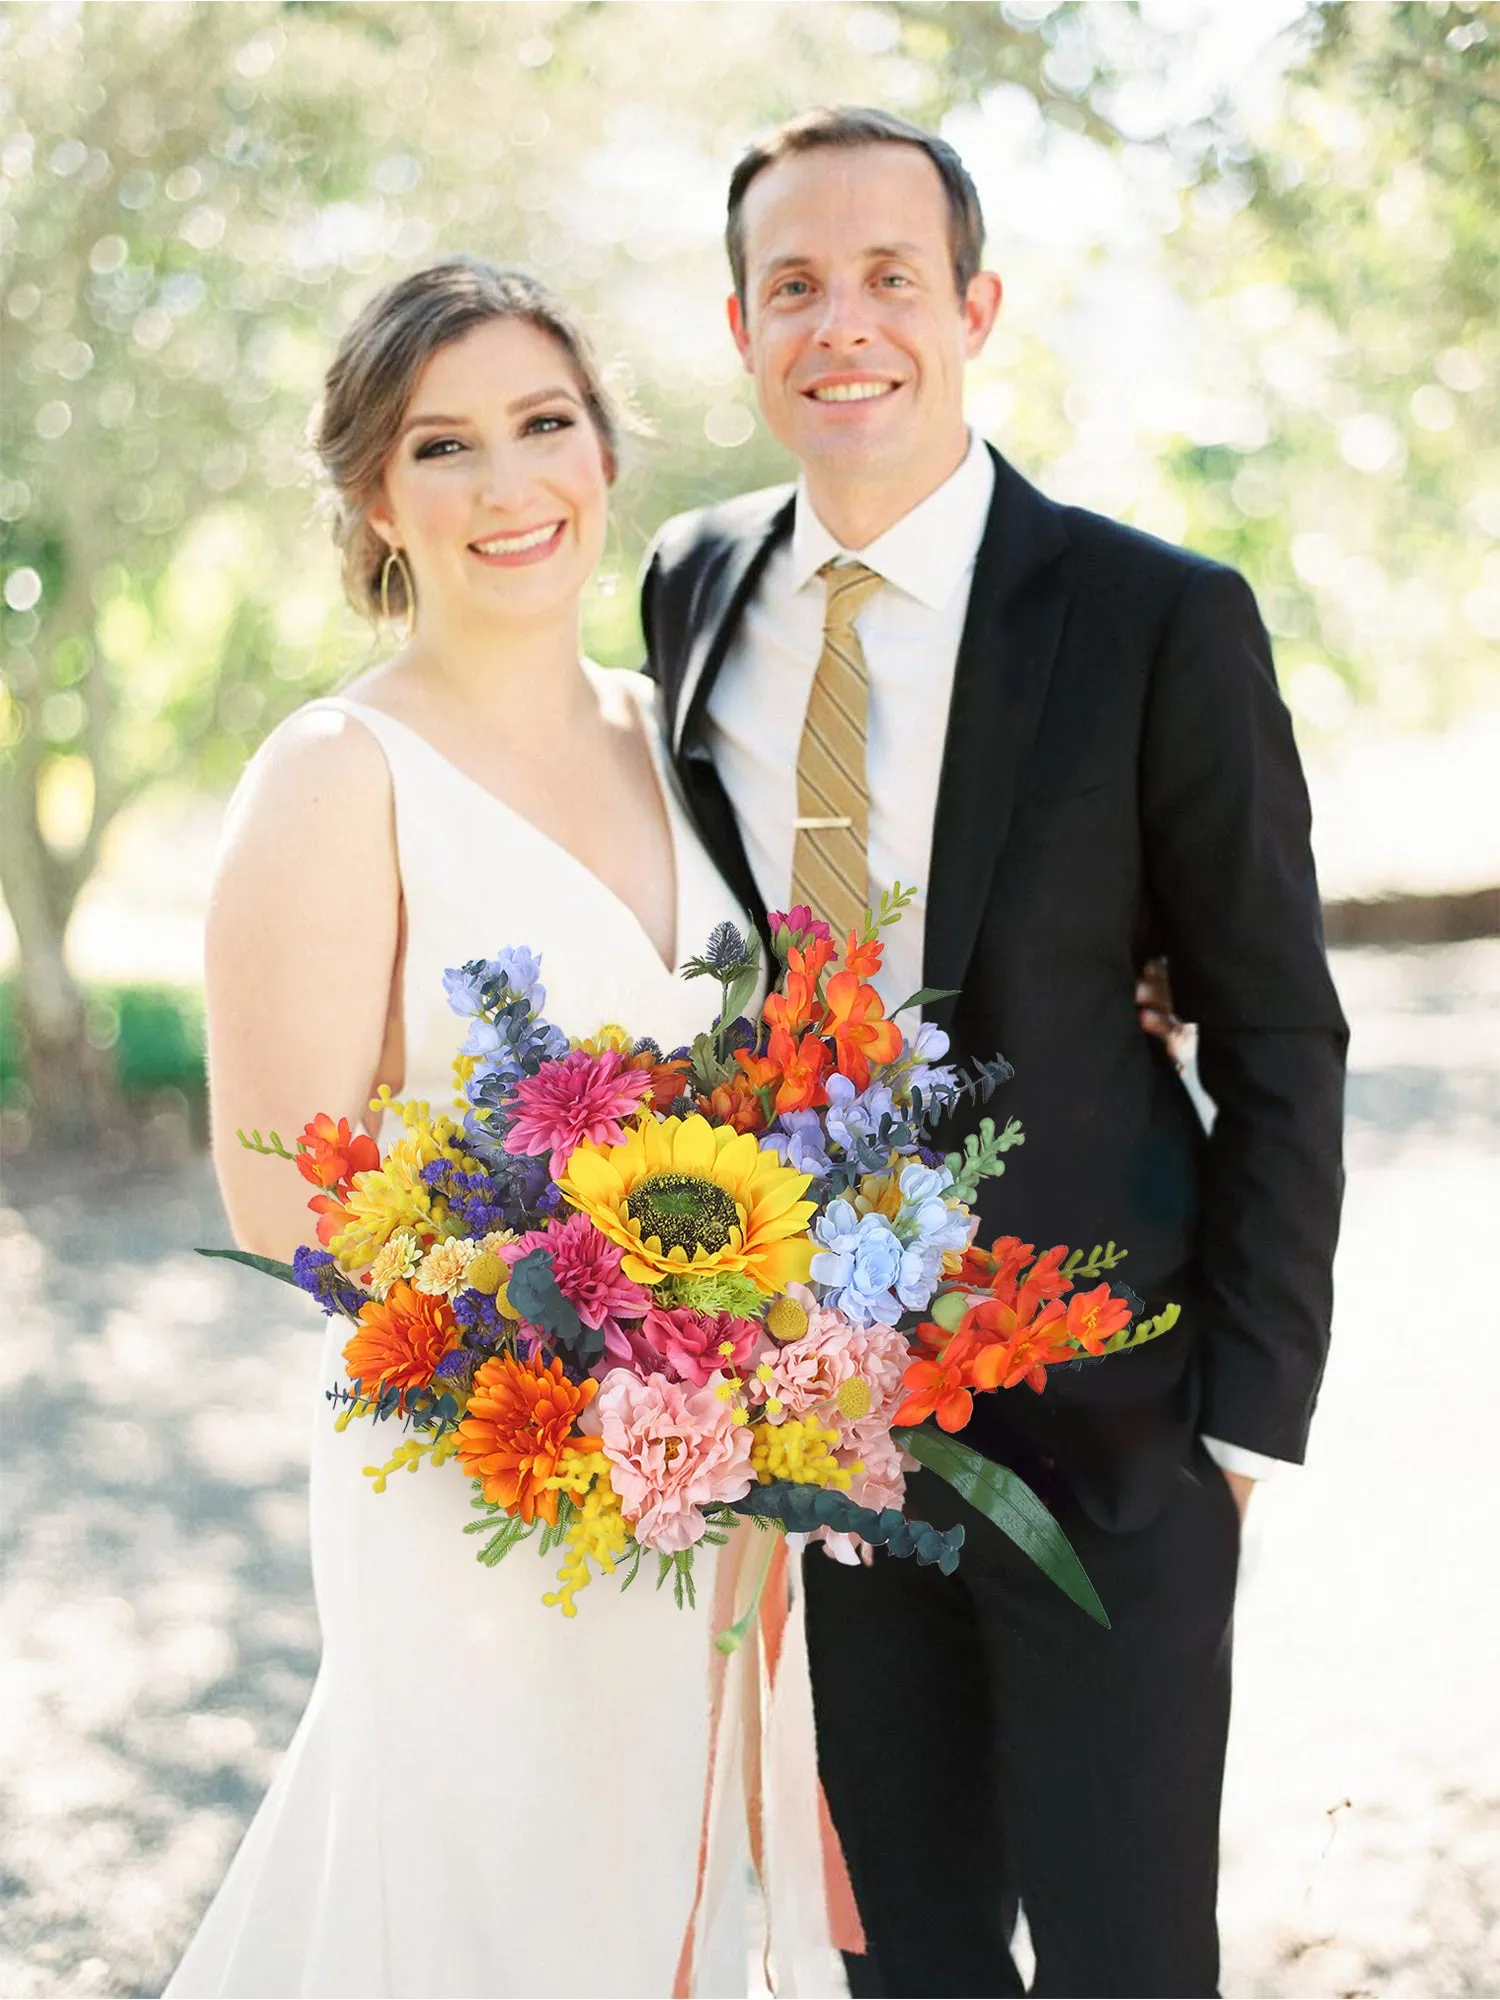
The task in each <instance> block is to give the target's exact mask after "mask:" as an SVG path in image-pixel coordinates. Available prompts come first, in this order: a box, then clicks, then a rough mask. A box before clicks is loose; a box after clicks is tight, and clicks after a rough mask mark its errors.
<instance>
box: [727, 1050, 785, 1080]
mask: <svg viewBox="0 0 1500 2000" xmlns="http://www.w3.org/2000/svg"><path fill="white" fill-rule="evenodd" d="M734 1059H735V1061H736V1062H737V1063H738V1064H739V1066H740V1068H741V1070H742V1071H743V1072H744V1076H745V1081H746V1082H747V1083H748V1084H749V1085H750V1087H751V1089H752V1090H774V1089H775V1088H776V1086H777V1084H779V1083H780V1081H781V1065H780V1063H777V1062H773V1061H772V1059H771V1057H770V1056H757V1055H752V1054H751V1052H750V1050H749V1049H736V1050H735V1052H734Z"/></svg>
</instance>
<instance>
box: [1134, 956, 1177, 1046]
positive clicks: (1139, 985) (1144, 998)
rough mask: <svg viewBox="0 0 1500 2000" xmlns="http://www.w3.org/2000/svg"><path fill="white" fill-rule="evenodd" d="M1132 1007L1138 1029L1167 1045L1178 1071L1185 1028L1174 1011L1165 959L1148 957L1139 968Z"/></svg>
mask: <svg viewBox="0 0 1500 2000" xmlns="http://www.w3.org/2000/svg"><path fill="white" fill-rule="evenodd" d="M1135 1007H1136V1013H1137V1014H1138V1016H1139V1017H1140V1023H1141V1027H1142V1028H1143V1029H1144V1030H1145V1032H1146V1033H1147V1034H1148V1035H1155V1036H1156V1038H1157V1040H1158V1041H1160V1042H1163V1043H1165V1044H1166V1050H1167V1054H1168V1055H1169V1056H1170V1057H1171V1058H1172V1060H1173V1062H1174V1063H1176V1065H1177V1067H1178V1069H1181V1068H1182V1065H1183V1051H1184V1050H1185V1049H1186V1047H1187V1042H1188V1029H1187V1026H1186V1024H1185V1023H1184V1022H1182V1021H1180V1020H1179V1019H1178V1018H1177V1015H1176V1014H1175V1013H1174V1011H1173V1008H1172V983H1171V980H1170V978H1169V976H1168V971H1167V961H1166V960H1165V959H1164V958H1148V959H1147V961H1146V963H1145V964H1144V965H1143V966H1142V967H1141V971H1140V977H1139V979H1137V981H1136V987H1135Z"/></svg>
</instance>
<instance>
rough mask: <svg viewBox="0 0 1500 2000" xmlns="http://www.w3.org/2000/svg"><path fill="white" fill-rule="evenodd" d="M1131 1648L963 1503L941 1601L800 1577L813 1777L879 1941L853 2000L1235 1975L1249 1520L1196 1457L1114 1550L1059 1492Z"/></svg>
mask: <svg viewBox="0 0 1500 2000" xmlns="http://www.w3.org/2000/svg"><path fill="white" fill-rule="evenodd" d="M1046 1497H1047V1500H1048V1504H1049V1505H1050V1506H1052V1508H1053V1511H1054V1513H1056V1514H1057V1515H1058V1518H1059V1520H1060V1521H1061V1524H1062V1526H1063V1528H1064V1530H1065V1531H1066V1533H1067V1535H1068V1538H1069V1540H1070V1541H1071V1542H1072V1543H1073V1546H1074V1548H1075V1549H1076V1550H1077V1551H1078V1554H1079V1556H1080V1558H1081V1559H1082V1561H1083V1564H1084V1567H1085V1568H1086V1569H1087V1571H1088V1573H1089V1575H1090V1577H1091V1578H1092V1579H1093V1582H1094V1587H1095V1588H1096V1589H1097V1591H1098V1592H1099V1595H1100V1597H1101V1598H1102V1600H1103V1602H1104V1606H1105V1609H1106V1610H1107V1612H1108V1613H1109V1616H1110V1619H1111V1621H1112V1629H1111V1630H1109V1631H1107V1632H1106V1631H1104V1630H1103V1629H1102V1628H1101V1627H1099V1626H1097V1625H1095V1624H1094V1623H1093V1621H1092V1620H1091V1619H1088V1618H1086V1617H1085V1616H1084V1614H1083V1613H1082V1612H1081V1611H1079V1610H1078V1609H1077V1607H1076V1606H1075V1605H1073V1604H1072V1603H1071V1602H1070V1601H1069V1600H1068V1599H1067V1598H1065V1597H1064V1596H1063V1594H1062V1592H1061V1591H1059V1590H1058V1589H1057V1588H1056V1586H1055V1585H1054V1584H1051V1583H1049V1582H1048V1580H1047V1579H1046V1578H1045V1577H1044V1576H1043V1575H1042V1573H1041V1571H1040V1570H1038V1569H1036V1568H1035V1567H1034V1566H1033V1565H1032V1564H1031V1563H1030V1562H1029V1561H1028V1560H1027V1559H1026V1558H1025V1557H1024V1556H1022V1555H1021V1554H1020V1552H1019V1551H1018V1550H1017V1549H1016V1548H1015V1547H1014V1545H1013V1544H1012V1543H1011V1542H1010V1541H1009V1540H1007V1539H1006V1537H1004V1536H1003V1535H1001V1534H1000V1533H999V1532H998V1530H996V1529H994V1528H993V1527H991V1526H990V1524H989V1523H988V1522H987V1521H985V1520H984V1519H983V1518H982V1516H980V1515H979V1514H977V1513H976V1512H975V1511H974V1509H973V1508H971V1507H970V1506H968V1505H967V1503H966V1502H964V1501H962V1500H960V1499H959V1497H958V1496H957V1494H955V1493H954V1492H953V1490H952V1488H951V1487H950V1486H948V1485H947V1484H946V1482H945V1481H942V1480H940V1479H938V1478H936V1477H935V1476H934V1475H933V1474H931V1473H927V1472H922V1473H918V1474H916V1475H914V1476H913V1477H912V1478H911V1480H910V1481H909V1483H908V1502H907V1511H908V1512H909V1513H911V1514H914V1515H917V1516H919V1517H923V1518H925V1519H927V1520H930V1521H932V1522H934V1523H935V1524H937V1525H941V1526H946V1525H947V1524H949V1523H950V1522H953V1521H958V1520H962V1521H963V1522H964V1524H965V1526H966V1528H967V1531H968V1533H967V1539H966V1541H965V1544H964V1551H963V1559H962V1561H961V1563H960V1565H959V1568H958V1570H957V1572H956V1573H955V1574H954V1575H953V1576H951V1577H945V1576H943V1575H942V1574H941V1572H940V1571H938V1570H937V1569H922V1568H919V1567H918V1566H917V1564H916V1562H915V1560H913V1559H911V1558H907V1559H904V1560H900V1561H897V1560H895V1559H893V1558H891V1557H888V1556H886V1555H885V1554H883V1553H881V1554H877V1555H876V1557H875V1561H874V1563H873V1565H872V1566H871V1567H870V1568H868V1569H864V1568H859V1569H854V1568H847V1569H846V1568H843V1567H841V1566H839V1565H838V1564H836V1563H834V1562H832V1561H830V1560H829V1559H828V1558H827V1557H826V1556H825V1555H824V1554H823V1553H822V1551H821V1550H819V1549H817V1548H813V1549H810V1550H809V1551H808V1553H807V1556H806V1557H805V1559H804V1563H803V1577H804V1581H805V1587H806V1601H807V1631H808V1645H809V1650H810V1653H811V1660H812V1676H813V1700H814V1709H815V1714H816V1718H817V1730H818V1756H819V1764H820V1767H821V1770H822V1775H823V1782H824V1785H825V1787H826V1790H827V1794H828V1802H829V1807H830V1809H831V1811H832V1814H833V1818H834V1823H835V1825H836V1826H837V1827H838V1830H839V1835H840V1838H841V1839H842V1841H843V1844H844V1851H845V1855H846V1857H847V1860H848V1863H849V1872H850V1877H851V1880H852V1882H853V1887H854V1894H855V1900H856V1901H857V1903H858V1905H859V1910H860V1915H861V1918H862V1919H863V1922H864V1927H865V1933H866V1937H867V1939H868V1941H869V1946H870V1950H869V1954H868V1956H867V1957H865V1958H851V1959H850V1960H849V1961H848V1964H849V1970H850V1985H851V1989H852V1991H853V1992H854V1993H855V1994H856V1995H863V1994H871V1995H880V1996H887V2000H907V1996H918V1995H920V1996H957V1995H984V1996H991V1995H998V1994H1019V1993H1023V1992H1024V1991H1025V1990H1026V1989H1025V1987H1024V1985H1023V1983H1022V1981H1021V1978H1020V1975H1019V1973H1018V1972H1017V1970H1016V1967H1015V1963H1014V1961H1013V1959H1012V1957H1011V1953H1010V1937H1011V1932H1012V1929H1013V1927H1014V1923H1015V1914H1016V1907H1017V1904H1018V1902H1019V1904H1020V1905H1022V1906H1023V1907H1024V1909H1025V1912H1026V1920H1027V1923H1028V1925H1029V1926H1030V1930H1031V1937H1032V1942H1033V1944H1034V1946H1035V1950H1036V1960H1037V1969H1036V1980H1035V1983H1034V1985H1033V1987H1032V1991H1033V1992H1034V1993H1038V1994H1062V1995H1074V1996H1078V1995H1094V1994H1098V1995H1127V1994H1128V1995H1151V1996H1158V2000H1165V1996H1167V1995H1179V1994H1182V1995H1192V1996H1204V1995H1211V1994H1213V1993H1216V1992H1217V1990H1218V1975H1219V1945H1218V1926H1217V1921H1216V1914H1215V1903H1216V1897H1217V1889H1218V1841H1219V1797H1220V1791H1221V1787H1222V1782H1223V1771H1224V1745H1225V1738H1226V1735H1227V1732H1228V1724H1229V1661H1230V1629H1231V1618H1232V1614H1233V1605H1234V1586H1235V1571H1236V1568H1237V1564H1238V1555H1239V1518H1238V1514H1237V1512H1236V1509H1235V1504H1234V1498H1233V1495H1232V1494H1231V1493H1230V1491H1229V1487H1228V1484H1227V1482H1226V1481H1225V1479H1224V1476H1223V1474H1222V1473H1221V1472H1220V1471H1219V1470H1218V1468H1217V1466H1215V1465H1214V1463H1213V1461H1212V1460H1211V1459H1210V1458H1209V1457H1208V1455H1207V1453H1206V1452H1205V1451H1204V1450H1203V1449H1202V1447H1201V1445H1195V1446H1194V1447H1193V1449H1192V1453H1191V1456H1190V1458H1189V1460H1188V1462H1187V1463H1186V1464H1185V1465H1184V1466H1183V1467H1182V1468H1181V1469H1180V1471H1179V1472H1178V1475H1177V1477H1176V1479H1175V1481H1174V1482H1173V1484H1172V1486H1171V1488H1170V1490H1169V1493H1168V1496H1167V1499H1166V1501H1165V1503H1164V1505H1163V1506H1162V1508H1161V1511H1160V1513H1159V1514H1158V1515H1157V1517H1156V1518H1155V1519H1154V1520H1153V1521H1152V1522H1150V1523H1149V1525H1147V1526H1145V1527H1143V1528H1139V1529H1137V1530H1135V1531H1133V1532H1131V1533H1129V1534H1117V1533H1111V1532H1109V1531H1107V1530H1105V1529H1102V1528H1100V1527H1098V1526H1096V1525H1095V1524H1094V1523H1093V1522H1091V1521H1090V1520H1089V1519H1088V1518H1087V1517H1086V1516H1085V1515H1084V1514H1083V1513H1082V1512H1081V1511H1080V1510H1079V1509H1077V1508H1076V1507H1074V1506H1071V1505H1070V1504H1069V1502H1068V1501H1067V1498H1066V1496H1065V1494H1063V1495H1060V1494H1059V1493H1048V1494H1047V1496H1046Z"/></svg>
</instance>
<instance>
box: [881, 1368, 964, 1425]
mask: <svg viewBox="0 0 1500 2000" xmlns="http://www.w3.org/2000/svg"><path fill="white" fill-rule="evenodd" d="M901 1384H902V1387H903V1388H904V1389H905V1390H906V1392H907V1393H906V1401H905V1402H904V1403H903V1404H902V1405H901V1407H900V1409H899V1410H897V1411H896V1413H895V1415H894V1416H893V1417H892V1418H891V1422H892V1423H893V1424H920V1423H921V1422H922V1421H923V1420H924V1419H925V1418H927V1417H930V1416H933V1415H936V1417H937V1420H938V1422H939V1424H940V1425H941V1426H942V1428H943V1429H944V1430H945V1431H961V1430H962V1429H963V1427H964V1425H965V1424H966V1423H967V1422H968V1421H969V1419H970V1417H971V1416H972V1415H973V1414H974V1398H973V1397H972V1396H971V1395H970V1394H969V1391H968V1389H967V1388H966V1387H965V1384H964V1373H963V1369H962V1368H961V1367H959V1366H957V1365H956V1364H955V1363H954V1362H952V1361H948V1360H935V1361H913V1362H911V1363H910V1364H909V1365H908V1367H907V1370H906V1373H905V1374H904V1375H903V1376H902V1377H901Z"/></svg>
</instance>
